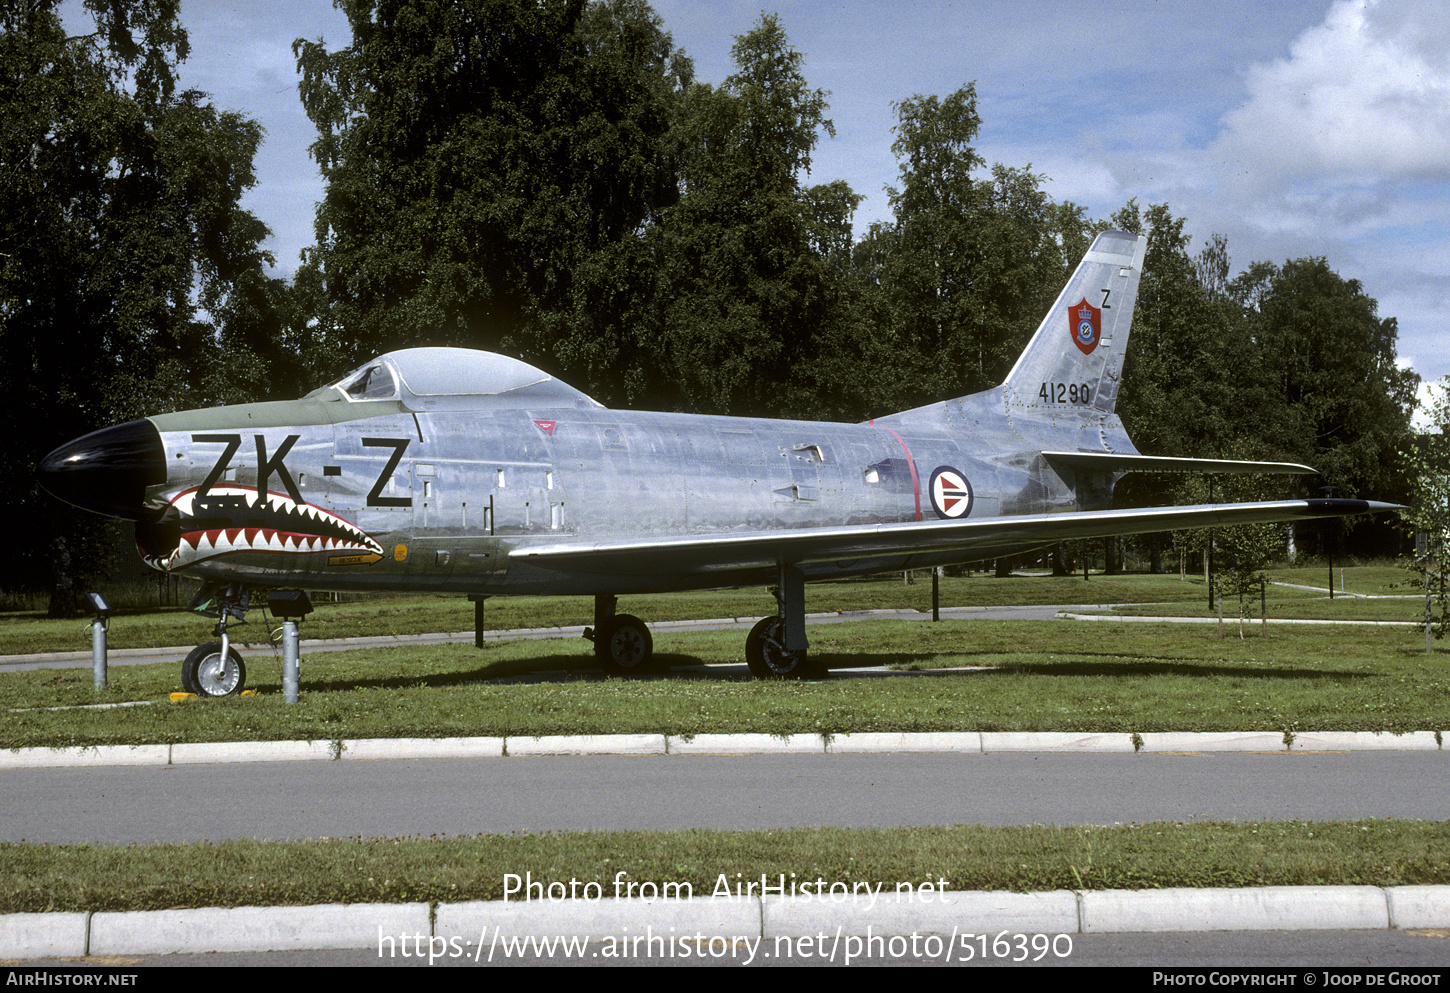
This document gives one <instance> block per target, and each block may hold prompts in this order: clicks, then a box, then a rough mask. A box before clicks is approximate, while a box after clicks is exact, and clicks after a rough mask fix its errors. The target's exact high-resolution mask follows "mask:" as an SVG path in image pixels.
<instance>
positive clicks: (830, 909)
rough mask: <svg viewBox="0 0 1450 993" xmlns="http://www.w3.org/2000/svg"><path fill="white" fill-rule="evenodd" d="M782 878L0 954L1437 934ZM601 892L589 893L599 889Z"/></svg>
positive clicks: (1256, 910)
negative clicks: (742, 890) (815, 888)
mask: <svg viewBox="0 0 1450 993" xmlns="http://www.w3.org/2000/svg"><path fill="white" fill-rule="evenodd" d="M767 882H768V884H769V885H770V886H772V887H773V886H776V885H777V883H776V882H775V881H774V880H768V881H767ZM555 885H556V886H560V887H562V886H563V885H564V884H562V883H556V884H555ZM782 885H783V886H784V888H785V890H786V895H771V896H765V897H761V896H758V895H749V896H743V897H742V896H724V895H721V896H703V895H702V896H700V897H688V896H683V895H675V896H669V895H662V896H660V898H658V899H613V898H608V899H605V898H588V897H584V896H582V895H581V896H575V897H568V898H562V897H561V898H554V899H551V898H550V897H549V896H548V890H547V888H541V889H540V890H539V892H538V893H536V894H535V895H534V896H533V898H532V899H529V900H513V901H492V902H484V901H477V902H468V903H454V904H440V905H438V906H437V908H436V910H435V911H434V912H433V914H432V921H431V922H430V907H429V905H428V904H424V903H407V904H350V905H342V904H327V905H321V906H310V907H234V908H224V907H200V908H196V909H192V910H160V911H133V912H129V913H119V912H97V913H90V914H88V913H55V914H10V915H5V916H0V959H36V958H84V957H86V956H99V955H171V954H177V953H182V952H187V953H198V952H249V951H254V952H262V951H281V950H295V949H327V948H362V949H373V948H377V949H379V955H380V957H381V956H382V954H383V952H382V949H383V948H384V947H387V948H388V949H389V950H390V951H391V952H392V955H393V957H404V958H406V957H418V958H422V957H424V956H425V955H426V954H427V951H428V949H430V948H431V949H433V950H435V951H436V952H437V956H436V957H445V956H446V957H452V958H458V957H462V956H463V955H467V956H468V957H470V958H472V957H474V956H475V955H478V956H479V957H481V954H482V952H484V951H485V950H486V949H487V948H488V947H489V946H492V947H493V948H495V949H496V948H498V947H500V946H499V945H498V943H499V942H502V941H505V940H510V939H513V940H516V939H519V938H528V937H537V938H541V939H554V938H578V939H588V940H591V941H601V940H602V941H609V940H614V941H623V940H626V939H628V940H636V939H638V940H649V939H650V938H651V937H653V938H654V940H656V941H661V940H663V941H665V942H674V941H678V940H681V939H682V937H688V938H690V939H692V940H693V939H694V937H695V936H696V935H702V936H703V937H704V938H705V939H709V938H714V937H719V938H725V939H746V940H749V941H755V940H759V939H763V940H766V941H770V940H773V939H775V938H794V939H800V938H808V937H811V936H815V935H821V934H825V935H826V936H827V937H828V938H836V939H839V938H842V937H868V936H876V937H881V938H888V939H889V938H890V937H893V936H899V935H912V934H917V935H952V936H953V938H954V939H956V940H961V939H962V938H963V936H967V935H970V936H972V939H973V940H991V939H993V938H995V937H998V936H1001V935H1004V934H1005V935H1006V936H1007V937H1008V938H1015V936H1016V935H1018V934H1044V935H1063V934H1066V935H1074V934H1102V933H1125V932H1157V931H1252V930H1274V931H1287V930H1305V931H1317V930H1403V929H1408V928H1432V927H1446V926H1450V886H1397V887H1390V888H1380V887H1376V886H1267V887H1256V888H1250V889H1225V890H1203V889H1165V890H1137V891H1130V890H1087V891H1070V890H1058V891H1054V892H1048V893H1008V892H967V891H949V890H948V891H936V890H933V889H931V888H930V886H929V884H928V885H927V886H922V887H920V888H919V889H915V890H914V891H913V892H911V893H909V894H908V893H904V892H903V893H900V894H898V893H895V892H888V893H871V894H866V893H857V894H854V895H853V894H850V893H847V892H846V884H845V883H837V884H835V885H834V886H832V887H830V889H832V890H835V889H836V888H837V887H839V888H840V889H839V891H838V892H826V893H819V894H818V893H814V892H811V893H808V894H804V895H802V894H801V893H799V891H797V892H796V893H795V894H794V895H791V893H790V890H791V887H793V886H794V887H796V888H799V887H800V885H801V883H800V882H799V881H788V882H783V883H782ZM903 885H906V884H903ZM610 886H612V883H610V882H608V881H606V882H605V883H604V884H601V886H600V890H601V892H607V891H608V887H610ZM559 892H560V893H563V892H564V891H563V890H562V889H561V890H560V891H559ZM983 936H985V938H984V937H983ZM425 945H426V946H427V948H425V947H424V946H425ZM409 949H411V953H410V951H409ZM490 954H491V953H490Z"/></svg>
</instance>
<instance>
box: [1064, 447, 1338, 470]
mask: <svg viewBox="0 0 1450 993" xmlns="http://www.w3.org/2000/svg"><path fill="white" fill-rule="evenodd" d="M1042 457H1043V458H1045V459H1047V461H1049V462H1051V463H1053V464H1055V465H1063V466H1069V467H1071V468H1073V469H1086V470H1088V471H1089V472H1224V473H1251V472H1263V473H1272V474H1275V475H1283V476H1313V475H1317V474H1318V470H1316V469H1311V468H1310V467H1309V466H1307V465H1299V464H1298V463H1297V462H1245V461H1242V460H1239V459H1177V458H1172V457H1170V456H1161V455H1122V454H1119V453H1117V452H1043V453H1042Z"/></svg>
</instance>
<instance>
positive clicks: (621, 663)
mask: <svg viewBox="0 0 1450 993" xmlns="http://www.w3.org/2000/svg"><path fill="white" fill-rule="evenodd" d="M654 649H655V643H654V638H652V637H650V633H649V628H648V627H646V626H645V623H644V621H642V620H640V619H639V618H638V617H634V616H632V615H630V614H616V615H615V616H613V617H611V618H609V620H607V621H605V622H604V623H603V624H601V625H599V627H598V628H597V629H596V630H595V632H594V654H595V656H596V657H597V658H598V659H599V664H600V665H601V666H603V667H604V671H605V672H608V673H612V674H614V675H616V676H635V675H638V674H640V673H642V672H648V671H649V668H650V663H651V662H652V661H654Z"/></svg>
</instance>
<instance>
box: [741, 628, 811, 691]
mask: <svg viewBox="0 0 1450 993" xmlns="http://www.w3.org/2000/svg"><path fill="white" fill-rule="evenodd" d="M745 663H746V664H747V665H749V666H750V671H751V672H752V673H754V674H755V678H756V679H806V678H811V677H814V676H819V675H821V674H822V673H821V670H820V667H819V666H813V665H811V663H810V662H809V661H808V659H807V653H806V652H805V651H799V652H788V651H786V650H785V621H784V620H782V619H781V618H780V617H766V618H762V619H761V620H760V621H759V622H757V623H756V625H755V627H753V628H751V629H750V635H749V636H748V637H747V638H746V639H745Z"/></svg>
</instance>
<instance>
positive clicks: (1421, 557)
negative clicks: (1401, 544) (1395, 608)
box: [1400, 377, 1450, 649]
mask: <svg viewBox="0 0 1450 993" xmlns="http://www.w3.org/2000/svg"><path fill="white" fill-rule="evenodd" d="M1434 397H1435V399H1434V401H1433V402H1432V404H1431V405H1430V409H1429V415H1430V425H1431V428H1432V430H1430V431H1428V432H1426V433H1424V434H1421V435H1418V436H1417V437H1414V438H1411V439H1406V442H1405V444H1404V446H1403V447H1402V448H1401V450H1400V458H1401V459H1402V461H1403V465H1404V467H1405V469H1406V472H1407V475H1408V476H1409V480H1410V500H1409V507H1408V508H1407V509H1405V510H1402V511H1401V512H1400V523H1401V525H1402V526H1403V527H1404V529H1405V531H1406V532H1408V533H1409V534H1410V535H1411V536H1412V537H1413V538H1414V539H1415V554H1414V556H1413V557H1412V558H1410V559H1409V560H1408V561H1407V562H1406V563H1405V564H1406V566H1407V567H1408V568H1410V569H1412V570H1413V571H1414V572H1415V574H1416V576H1417V577H1418V579H1417V581H1416V583H1415V586H1416V588H1417V589H1419V590H1423V591H1424V592H1425V619H1424V623H1425V625H1426V627H1427V628H1429V629H1430V631H1431V632H1432V633H1433V634H1434V636H1435V637H1436V638H1443V637H1445V635H1446V633H1447V632H1450V558H1447V552H1450V377H1447V378H1445V379H1442V380H1441V381H1440V382H1439V383H1438V384H1437V389H1436V390H1435V394H1434ZM1427 637H1428V636H1427ZM1426 648H1427V649H1428V648H1429V645H1428V643H1427V645H1426Z"/></svg>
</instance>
